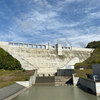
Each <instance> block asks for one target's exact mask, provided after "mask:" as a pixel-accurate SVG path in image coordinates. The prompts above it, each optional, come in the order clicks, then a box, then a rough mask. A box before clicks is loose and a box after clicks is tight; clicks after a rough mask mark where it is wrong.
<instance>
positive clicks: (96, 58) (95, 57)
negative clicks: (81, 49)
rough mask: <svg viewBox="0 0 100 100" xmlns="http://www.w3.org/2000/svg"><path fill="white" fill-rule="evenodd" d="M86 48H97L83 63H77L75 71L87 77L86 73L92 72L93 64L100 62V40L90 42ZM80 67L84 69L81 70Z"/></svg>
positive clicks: (77, 74) (79, 75)
mask: <svg viewBox="0 0 100 100" xmlns="http://www.w3.org/2000/svg"><path fill="white" fill-rule="evenodd" d="M86 48H93V49H95V50H94V51H93V53H92V54H91V56H90V57H89V58H88V59H86V60H85V61H83V62H82V63H76V64H75V72H76V76H78V77H83V78H87V75H86V74H92V73H93V71H92V64H98V63H100V41H97V42H96V41H94V42H90V43H88V45H87V46H86ZM80 68H84V70H79V69H80Z"/></svg>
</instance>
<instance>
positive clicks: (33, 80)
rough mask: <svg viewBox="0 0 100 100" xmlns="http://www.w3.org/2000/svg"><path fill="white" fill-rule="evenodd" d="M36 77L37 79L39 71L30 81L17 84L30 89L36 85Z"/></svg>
mask: <svg viewBox="0 0 100 100" xmlns="http://www.w3.org/2000/svg"><path fill="white" fill-rule="evenodd" d="M36 77H37V70H35V72H34V75H32V76H30V79H29V81H17V82H16V83H18V84H20V85H22V86H24V87H27V88H29V87H31V86H32V85H34V84H35V81H36Z"/></svg>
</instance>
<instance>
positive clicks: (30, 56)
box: [0, 42, 93, 76]
mask: <svg viewBox="0 0 100 100" xmlns="http://www.w3.org/2000/svg"><path fill="white" fill-rule="evenodd" d="M0 47H1V48H3V49H4V50H6V51H7V52H9V53H10V54H11V55H12V56H13V57H15V58H16V59H18V60H19V61H20V63H21V65H22V68H24V69H26V70H32V69H37V70H38V75H39V76H42V75H45V76H48V75H49V76H53V75H54V74H55V73H56V72H57V69H67V67H68V66H70V65H71V66H74V64H75V63H76V62H82V61H84V60H86V59H87V58H88V57H90V55H91V53H92V52H93V49H86V48H75V47H63V46H62V45H61V44H57V45H56V46H51V45H50V44H47V45H40V44H26V43H14V42H0ZM75 58H77V59H78V60H77V61H75V60H74V59H75ZM69 62H70V63H69ZM73 62H74V63H73ZM67 65H68V66H67ZM65 66H66V67H65Z"/></svg>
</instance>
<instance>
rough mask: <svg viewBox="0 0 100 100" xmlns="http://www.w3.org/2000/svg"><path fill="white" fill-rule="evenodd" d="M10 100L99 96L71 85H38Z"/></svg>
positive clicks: (93, 98)
mask: <svg viewBox="0 0 100 100" xmlns="http://www.w3.org/2000/svg"><path fill="white" fill-rule="evenodd" d="M12 100H100V98H99V97H96V96H95V95H92V94H89V93H86V92H84V91H82V90H81V89H79V88H77V87H73V86H59V87H58V86H47V85H46V86H44V85H38V86H34V87H31V88H29V89H28V90H27V91H25V92H23V93H22V94H20V95H19V96H17V97H16V98H14V99H12Z"/></svg>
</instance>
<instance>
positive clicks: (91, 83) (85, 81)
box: [79, 78, 96, 93]
mask: <svg viewBox="0 0 100 100" xmlns="http://www.w3.org/2000/svg"><path fill="white" fill-rule="evenodd" d="M79 84H80V85H82V86H84V87H86V88H87V89H91V90H92V91H93V93H96V85H95V82H94V81H93V80H91V79H84V78H80V79H79Z"/></svg>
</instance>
